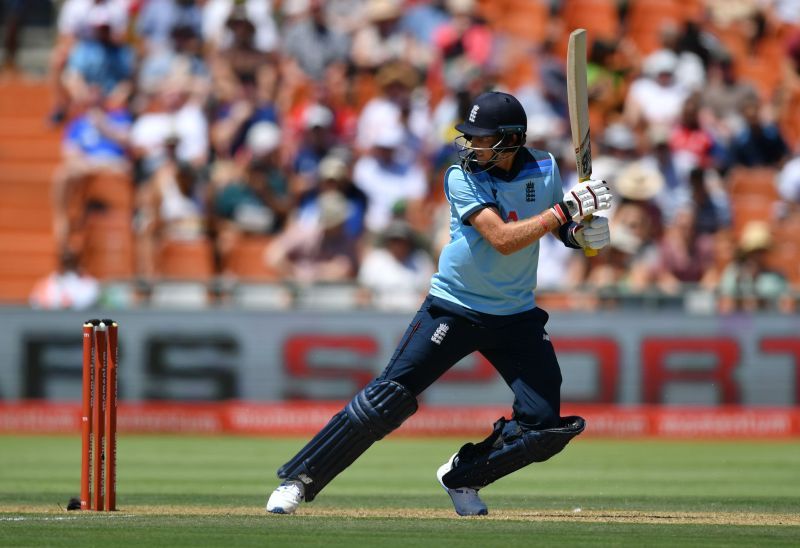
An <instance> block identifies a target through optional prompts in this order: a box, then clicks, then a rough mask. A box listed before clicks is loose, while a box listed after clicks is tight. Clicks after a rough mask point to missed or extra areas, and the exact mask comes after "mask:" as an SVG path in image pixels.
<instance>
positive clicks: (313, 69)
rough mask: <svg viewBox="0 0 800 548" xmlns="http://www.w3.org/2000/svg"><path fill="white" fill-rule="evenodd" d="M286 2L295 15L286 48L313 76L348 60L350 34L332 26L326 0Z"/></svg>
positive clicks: (287, 31) (286, 35) (286, 31)
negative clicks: (325, 6)
mask: <svg viewBox="0 0 800 548" xmlns="http://www.w3.org/2000/svg"><path fill="white" fill-rule="evenodd" d="M294 3H295V4H298V5H290V3H285V4H286V6H288V7H290V8H291V9H292V10H293V14H294V19H293V20H292V21H290V22H289V23H288V24H287V25H286V27H285V29H284V39H283V51H284V52H285V54H286V56H287V57H288V58H289V59H290V60H291V61H292V62H294V63H296V64H297V66H298V67H299V68H300V70H301V71H302V72H303V74H305V75H306V76H308V77H309V78H311V79H313V80H317V81H319V80H321V79H322V78H323V75H324V73H325V70H326V68H327V67H329V66H331V65H333V64H336V63H345V62H347V60H348V56H347V54H348V51H349V49H350V40H349V38H348V36H347V35H346V34H344V33H342V32H341V31H339V30H338V29H336V28H333V27H331V26H330V24H329V21H328V17H327V16H326V12H325V9H324V4H325V2H323V1H322V0H300V1H299V2H298V1H297V0H295V2H294Z"/></svg>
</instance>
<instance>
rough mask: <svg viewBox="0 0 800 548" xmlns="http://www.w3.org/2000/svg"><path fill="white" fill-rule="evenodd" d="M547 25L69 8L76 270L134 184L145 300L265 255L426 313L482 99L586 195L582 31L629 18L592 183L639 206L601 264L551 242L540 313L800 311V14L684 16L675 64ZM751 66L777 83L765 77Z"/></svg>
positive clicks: (774, 8) (670, 46) (749, 10)
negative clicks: (112, 201) (461, 152)
mask: <svg viewBox="0 0 800 548" xmlns="http://www.w3.org/2000/svg"><path fill="white" fill-rule="evenodd" d="M526 3H528V4H530V3H533V0H526V1H523V0H517V1H498V2H488V1H484V2H481V1H477V0H445V1H412V0H406V1H402V0H328V1H322V0H282V1H280V2H276V1H273V2H270V1H265V0H206V1H200V0H197V1H195V0H139V1H135V0H66V1H65V2H63V4H62V5H61V9H60V11H59V16H58V23H57V25H58V39H57V43H56V45H55V47H54V49H53V53H52V58H51V77H52V82H53V86H54V90H55V96H56V102H55V104H54V108H53V111H52V114H51V123H53V124H58V125H60V126H62V127H63V151H64V152H63V163H62V165H61V166H60V168H59V170H58V172H57V175H56V177H55V181H54V187H55V196H56V197H57V201H56V204H55V228H56V234H57V240H58V245H59V247H60V249H61V250H62V251H63V255H64V257H65V259H64V260H65V262H72V263H79V262H80V261H79V260H76V258H75V255H77V256H78V258H79V256H80V253H81V249H80V248H79V247H76V246H75V245H74V242H73V241H72V239H71V234H73V232H74V228H75V227H73V226H71V223H72V222H73V220H71V217H70V215H69V214H68V207H67V201H68V200H67V198H68V197H69V196H70V195H72V194H73V193H75V192H77V190H76V189H78V188H79V186H80V184H81V181H82V180H84V179H85V177H86V176H87V174H90V173H92V172H94V171H100V170H102V171H117V172H120V173H123V174H125V175H126V176H127V177H128V180H129V184H130V185H131V186H132V188H133V196H134V207H133V208H132V211H131V217H132V218H131V219H130V222H131V224H132V227H133V229H132V230H133V231H134V233H135V235H136V238H135V241H136V247H135V256H136V263H135V264H136V266H135V268H136V272H135V274H136V277H137V278H138V279H139V280H143V281H145V282H152V281H155V280H158V279H159V276H160V270H159V269H160V259H159V250H160V249H162V248H163V246H164V243H165V242H168V241H180V242H190V241H204V242H207V243H208V244H209V246H210V247H211V248H212V249H213V257H214V261H215V262H214V269H215V274H216V275H217V276H220V277H225V276H233V275H234V274H235V273H232V272H230V271H229V269H228V265H229V264H230V261H229V260H228V256H229V254H231V253H232V252H233V250H235V249H236V248H237V246H239V245H240V244H241V242H242V241H243V240H246V239H248V238H251V237H254V236H258V237H260V238H262V239H260V240H258V241H263V242H266V243H265V245H264V249H263V251H261V252H259V260H261V261H263V266H264V269H265V272H268V273H269V275H265V279H268V280H270V281H277V282H281V281H287V282H291V283H292V284H300V285H303V284H315V283H320V282H337V283H338V282H349V283H352V282H356V283H357V284H358V285H359V286H360V287H361V288H365V289H366V290H368V291H366V292H365V293H364V295H368V296H369V298H370V299H371V301H370V302H371V304H372V305H375V306H378V307H381V308H385V309H397V308H406V309H407V308H413V307H415V306H417V305H418V302H419V299H420V297H421V296H422V295H423V294H424V293H425V292H426V290H427V288H428V282H429V279H430V275H431V274H432V273H433V271H434V270H435V268H436V266H435V265H436V258H437V255H438V251H439V250H440V249H441V247H442V245H443V243H444V242H446V241H447V238H448V229H449V227H448V226H447V219H448V213H447V207H448V206H447V202H446V200H445V196H444V192H443V189H442V173H443V171H444V170H445V169H446V168H447V166H449V165H451V164H452V163H453V162H454V161H455V160H456V156H455V150H454V148H453V146H452V141H453V139H454V138H455V137H456V133H455V130H454V129H453V126H454V125H455V124H456V123H457V122H459V121H461V120H463V119H464V117H465V115H466V114H467V113H466V112H465V109H466V108H468V106H469V105H470V99H471V98H473V97H474V96H475V95H477V94H478V93H479V92H481V91H484V90H487V89H503V90H507V91H509V92H511V93H514V94H515V95H516V96H517V97H518V98H519V99H520V101H521V102H522V103H523V105H524V106H525V109H526V112H527V114H528V120H529V127H528V132H527V139H528V145H529V146H532V147H534V148H541V149H545V150H549V151H551V152H553V154H554V155H556V159H557V161H558V162H559V166H560V171H561V176H562V180H563V184H564V187H565V188H568V187H570V186H572V185H573V184H574V182H575V179H576V175H575V165H574V161H575V160H574V154H573V153H572V151H571V145H570V137H569V121H568V119H567V108H566V87H565V86H566V84H565V75H564V69H565V67H564V47H563V45H564V43H565V36H566V35H567V34H568V30H570V29H568V28H567V27H568V26H569V25H570V21H571V19H570V17H569V16H568V15H567V10H569V9H573V10H574V9H577V8H575V7H574V6H575V5H580V4H583V5H585V6H586V7H585V8H583V9H591V8H590V7H591V6H592V5H601V4H613V6H614V10H615V11H614V14H615V17H616V20H615V21H614V22H613V23H614V24H615V25H618V29H619V31H618V32H617V33H616V34H615V35H614V36H609V35H606V36H600V35H598V34H597V33H594V34H592V31H591V29H590V37H589V62H590V67H589V75H588V76H589V87H590V97H591V111H592V112H591V122H592V138H593V145H594V166H593V167H594V175H593V176H594V178H602V179H606V180H607V181H609V182H610V183H611V188H612V189H614V192H615V194H616V195H617V196H618V199H617V201H616V203H615V207H614V209H613V210H612V211H611V212H610V214H609V218H610V222H611V237H612V240H611V246H610V248H609V249H607V250H604V252H603V253H601V254H600V255H599V256H598V257H595V258H591V259H586V258H584V257H583V256H582V254H580V253H576V252H574V251H573V250H570V249H567V248H565V247H564V246H563V245H562V244H561V243H560V242H558V241H557V240H556V239H555V238H550V237H548V238H547V239H546V240H543V241H542V251H541V259H540V266H539V288H540V289H541V290H542V293H543V295H545V294H546V293H547V292H552V293H553V294H561V295H567V296H568V298H567V299H565V300H561V301H559V300H558V299H553V301H552V305H553V306H566V307H578V306H580V307H589V306H592V305H603V304H604V303H605V304H608V303H614V302H616V303H617V304H619V303H620V302H623V301H624V298H625V297H628V296H641V295H651V294H658V295H666V296H669V295H683V294H685V291H686V289H687V288H694V289H700V290H707V291H711V292H713V293H714V295H715V296H716V297H717V299H716V300H715V303H716V304H715V306H716V307H718V308H719V309H721V310H723V311H732V310H737V309H747V310H754V309H760V308H762V309H763V308H767V309H773V310H779V311H782V312H791V311H793V310H794V308H795V306H796V305H795V301H796V294H795V291H796V290H797V289H798V287H800V286H798V284H800V270H798V263H797V260H798V259H800V119H798V118H800V108H797V106H798V104H799V103H800V2H797V1H777V0H776V1H771V2H765V1H755V0H751V1H737V2H718V1H713V0H708V1H706V2H703V3H702V6H701V9H700V10H699V11H698V12H697V13H695V14H693V15H691V16H687V17H686V18H685V19H684V20H670V19H665V20H664V22H663V24H661V25H660V26H659V28H658V31H657V32H656V33H655V34H653V35H651V36H650V37H649V38H650V39H654V40H656V41H657V44H656V45H657V47H656V48H655V49H653V50H652V51H645V49H646V48H644V47H642V46H641V43H637V40H636V39H635V38H636V36H634V33H632V32H626V29H628V30H630V29H631V28H632V27H631V26H630V24H631V17H632V16H633V12H634V8H635V7H636V4H638V3H641V4H644V3H645V2H636V1H633V0H631V1H629V2H626V1H613V0H608V1H606V2H599V1H597V0H594V1H593V2H588V1H585V0H584V1H583V2H581V1H579V0H573V1H570V0H562V1H559V0H551V1H550V2H547V3H546V10H547V13H546V17H547V19H546V21H545V22H546V24H545V25H544V26H543V27H541V28H539V27H536V25H531V26H532V29H534V30H536V33H535V34H534V33H532V34H531V35H524V34H523V33H519V32H505V31H504V30H503V29H504V28H511V27H504V25H508V19H509V18H513V17H514V10H515V9H517V8H518V7H519V6H522V5H524V4H526ZM691 4H697V3H696V2H692V3H691ZM570 5H573V6H572V8H571V6H570ZM499 10H507V11H508V13H498V11H499ZM745 60H757V61H758V62H761V63H762V64H765V63H767V61H769V63H768V67H769V70H768V71H767V72H765V73H764V77H763V78H762V77H758V78H755V77H751V76H750V75H746V74H743V73H744V71H745V69H746V68H747V67H749V66H750V65H748V64H747V63H746V62H745ZM751 74H756V73H755V72H752V73H751ZM542 298H543V299H544V298H545V297H544V296H543V297H542ZM543 306H544V305H543Z"/></svg>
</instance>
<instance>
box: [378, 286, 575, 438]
mask: <svg viewBox="0 0 800 548" xmlns="http://www.w3.org/2000/svg"><path fill="white" fill-rule="evenodd" d="M547 318H548V316H547V313H546V312H545V311H544V310H542V309H540V308H535V309H533V310H530V311H527V312H523V313H520V314H513V315H510V316H496V315H493V314H481V313H479V312H475V311H473V310H469V309H465V308H463V307H461V306H458V305H456V304H455V303H451V302H449V301H446V300H444V299H440V298H438V297H433V296H430V295H429V296H428V297H427V298H426V299H425V301H424V302H423V303H422V306H421V307H420V309H419V311H418V312H417V314H416V315H415V316H414V319H413V320H411V323H410V325H409V326H408V329H407V330H406V332H405V334H404V335H403V338H402V339H401V340H400V343H399V344H398V346H397V349H396V350H395V352H394V355H393V356H392V359H391V360H390V361H389V364H388V365H387V366H386V369H385V370H384V371H383V373H382V374H381V376H380V377H379V379H380V380H392V381H395V382H398V383H400V384H402V385H403V386H405V387H406V388H407V389H408V390H409V391H411V392H412V393H413V394H414V395H415V396H418V395H419V394H421V393H422V392H423V391H424V390H425V389H426V388H428V387H429V386H430V385H431V384H433V383H434V382H435V381H436V379H438V378H439V377H441V376H442V375H443V374H444V373H445V372H446V371H447V370H448V369H450V368H451V367H452V366H453V365H455V364H456V363H457V362H458V361H459V360H461V359H462V358H463V357H465V356H467V355H469V354H471V353H472V352H476V351H477V352H480V353H481V354H483V355H484V356H485V357H486V359H487V360H489V362H490V363H491V364H492V365H493V366H494V368H495V369H496V370H497V371H498V373H500V376H502V377H503V380H504V381H505V382H506V384H508V386H509V388H511V390H512V392H513V393H514V404H513V412H514V414H513V417H512V419H514V420H516V421H517V422H518V423H519V424H520V425H521V426H523V427H524V428H527V429H532V430H540V429H543V428H553V427H556V426H558V424H559V412H560V404H561V369H560V368H559V366H558V360H557V359H556V355H555V352H554V351H553V345H552V344H551V343H550V337H549V336H548V335H547V332H546V331H545V329H544V326H545V324H546V323H547ZM464 403H465V404H469V403H470V402H464Z"/></svg>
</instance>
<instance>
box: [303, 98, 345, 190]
mask: <svg viewBox="0 0 800 548" xmlns="http://www.w3.org/2000/svg"><path fill="white" fill-rule="evenodd" d="M301 122H302V124H303V127H302V131H301V133H300V141H299V148H298V150H297V152H296V153H295V155H294V158H292V171H293V173H294V175H295V181H294V182H293V184H292V186H293V188H294V191H295V192H297V193H301V192H307V191H308V190H309V189H311V187H312V186H313V185H314V183H315V182H316V176H317V170H318V168H319V163H320V162H321V161H322V159H323V158H324V157H325V156H327V155H328V153H329V152H331V150H332V149H333V147H334V146H336V144H337V140H336V136H335V135H334V133H333V123H334V119H333V112H332V111H331V110H330V109H329V108H328V107H326V106H324V105H321V104H319V103H311V104H309V105H307V106H306V107H305V108H304V109H303V114H302V116H301Z"/></svg>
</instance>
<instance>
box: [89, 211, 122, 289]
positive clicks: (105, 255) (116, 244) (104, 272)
mask: <svg viewBox="0 0 800 548" xmlns="http://www.w3.org/2000/svg"><path fill="white" fill-rule="evenodd" d="M80 240H81V243H80V244H79V245H78V246H77V247H78V248H79V249H80V250H81V262H82V265H83V267H84V268H85V269H86V270H87V271H88V272H89V273H90V274H92V275H93V276H95V277H97V278H99V279H101V280H108V279H124V278H130V277H132V276H133V273H134V247H133V246H134V236H133V230H132V227H131V218H130V215H129V214H128V213H126V212H104V213H98V214H93V215H91V216H90V217H89V218H88V219H87V222H86V225H85V226H84V229H83V231H82V234H81V235H80Z"/></svg>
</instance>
